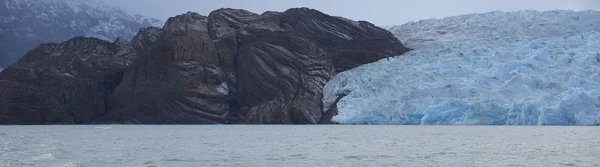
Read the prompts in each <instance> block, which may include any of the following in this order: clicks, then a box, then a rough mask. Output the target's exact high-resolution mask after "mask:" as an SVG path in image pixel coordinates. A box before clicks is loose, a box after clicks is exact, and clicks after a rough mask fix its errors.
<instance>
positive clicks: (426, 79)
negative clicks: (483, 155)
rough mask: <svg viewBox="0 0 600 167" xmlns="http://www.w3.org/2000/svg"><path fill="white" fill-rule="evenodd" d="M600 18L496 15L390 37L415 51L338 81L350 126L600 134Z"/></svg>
mask: <svg viewBox="0 0 600 167" xmlns="http://www.w3.org/2000/svg"><path fill="white" fill-rule="evenodd" d="M599 29H600V13H598V12H595V11H583V12H572V11H551V12H534V11H521V12H491V13H485V14H470V15H463V16H456V17H449V18H445V19H432V20H425V21H419V22H412V23H407V24H405V25H402V26H396V27H394V28H392V30H393V32H394V33H395V34H396V35H397V36H398V37H399V38H400V39H402V42H403V43H406V44H407V45H409V46H411V47H413V48H414V49H415V50H413V51H411V52H409V53H407V54H405V55H402V56H397V57H394V58H390V59H383V60H380V61H378V62H375V63H372V64H367V65H364V66H361V67H358V68H356V69H353V70H350V71H346V72H343V73H340V74H338V75H337V76H335V77H334V78H333V79H332V80H331V81H329V82H328V83H327V85H326V86H325V88H324V91H323V92H324V94H323V95H324V99H323V103H324V106H325V108H324V111H327V110H329V107H331V106H333V103H334V102H335V101H336V99H337V98H338V97H340V96H344V97H343V98H341V100H340V101H339V103H338V104H337V109H338V113H339V114H338V115H337V116H335V117H334V118H333V121H335V122H338V123H345V124H422V125H429V124H469V125H471V124H483V125H491V124H493V125H505V124H506V125H599V124H600V73H598V71H600V31H598V30H599Z"/></svg>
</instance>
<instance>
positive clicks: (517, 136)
mask: <svg viewBox="0 0 600 167" xmlns="http://www.w3.org/2000/svg"><path fill="white" fill-rule="evenodd" d="M4 166H39V167H54V166H56V167H61V166H65V167H66V166H93V167H95V166H140V167H148V166H156V167H162V166H177V167H179V166H460V167H462V166H600V128H599V127H530V126H247V125H243V126H225V125H215V126H125V125H101V126H0V167H4Z"/></svg>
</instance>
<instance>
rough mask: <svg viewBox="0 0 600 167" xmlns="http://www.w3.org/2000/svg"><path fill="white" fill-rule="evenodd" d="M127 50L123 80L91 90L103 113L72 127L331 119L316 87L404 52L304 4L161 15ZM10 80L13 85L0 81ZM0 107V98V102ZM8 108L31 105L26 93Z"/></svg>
mask: <svg viewBox="0 0 600 167" xmlns="http://www.w3.org/2000/svg"><path fill="white" fill-rule="evenodd" d="M129 46H130V47H131V48H135V51H131V50H129V51H131V52H134V53H135V54H136V55H137V58H136V59H135V61H133V62H132V63H131V64H130V65H129V66H128V67H127V68H126V69H125V71H124V72H123V73H118V72H116V73H117V74H115V75H118V74H122V80H121V81H120V82H119V84H118V86H116V87H114V85H112V84H110V86H105V87H104V88H105V89H103V92H102V93H99V94H102V95H103V96H105V98H103V99H102V100H103V101H102V102H105V103H104V104H105V105H103V106H97V108H102V109H103V110H102V111H103V112H100V113H96V114H95V115H96V116H99V117H93V118H92V119H91V120H89V121H87V120H84V121H79V122H76V123H89V122H93V121H95V122H117V123H135V124H138V123H140V124H150V123H151V124H212V123H247V124H265V123H266V124H291V123H295V124H317V123H319V122H328V120H326V119H328V118H327V117H331V116H330V115H331V113H327V112H323V111H322V108H323V107H322V102H321V99H322V89H323V87H324V85H325V84H326V82H327V81H328V80H329V79H330V78H331V77H332V76H333V75H335V74H336V73H337V72H341V71H345V70H348V69H352V68H354V67H357V66H359V65H362V64H365V63H371V62H374V61H376V60H379V59H381V58H386V57H390V56H396V55H400V54H402V53H404V52H406V51H408V49H407V48H406V47H404V46H403V45H402V44H401V43H400V41H398V40H397V39H396V38H394V37H393V35H392V34H391V33H390V32H388V31H385V30H384V29H381V28H378V27H376V26H374V25H373V24H370V23H368V22H364V21H360V22H355V21H351V20H347V19H344V18H340V17H333V16H329V15H326V14H323V13H321V12H319V11H316V10H313V9H307V8H296V9H289V10H287V11H285V12H265V13H263V14H261V15H258V14H255V13H251V12H248V11H245V10H237V9H219V10H216V11H213V12H212V13H210V14H209V16H201V15H199V14H197V13H192V12H190V13H186V14H183V15H179V16H176V17H172V18H170V19H169V20H168V21H167V23H166V25H165V26H164V27H163V28H162V29H159V28H152V27H149V28H146V29H142V30H141V31H140V32H139V33H138V35H137V36H136V37H134V38H133V40H132V42H131V45H129ZM30 54H34V52H31V53H30ZM112 56H114V55H112ZM24 60H26V59H24ZM24 60H22V61H24ZM23 63H24V62H23ZM23 63H21V62H19V63H17V65H15V66H11V67H9V68H8V69H6V70H5V71H4V72H3V73H2V76H7V77H11V75H19V76H25V77H26V78H29V77H27V75H25V74H24V73H15V72H12V71H14V70H15V69H14V68H18V67H20V66H22V65H21V64H23ZM122 67H123V66H119V67H114V69H122ZM13 73H14V74H13ZM7 77H4V78H7ZM77 78H80V77H77ZM81 78H86V77H81ZM9 81H10V82H17V81H12V80H10V79H9V80H7V81H0V83H2V82H9ZM65 84H70V83H65ZM22 85H24V84H13V86H15V87H16V86H22ZM99 85H104V84H99ZM2 87H6V86H2ZM44 88H45V87H44ZM44 88H39V89H44ZM21 89H24V88H21ZM59 90H60V89H59ZM106 93H109V95H107V94H106ZM80 95H84V94H80ZM30 96H31V97H27V98H31V99H35V98H40V97H39V95H37V94H33V95H30ZM0 97H2V96H0ZM4 97H5V98H13V97H20V96H14V95H6V96H4ZM6 102H7V101H6V100H3V99H0V104H6ZM13 102H20V103H22V104H21V105H22V106H24V105H25V104H26V103H33V102H32V101H30V100H25V97H22V98H21V99H20V100H19V99H17V100H13ZM0 110H2V109H1V108H0ZM30 110H32V111H33V110H36V109H30ZM96 110H98V109H96ZM96 110H93V111H96ZM16 111H17V110H2V111H0V112H4V113H6V114H5V115H11V113H12V114H13V115H14V113H15V112H16ZM36 111H38V112H43V113H48V114H49V113H54V111H40V110H36ZM89 111H92V110H86V111H83V110H82V111H81V112H80V113H81V114H83V113H86V112H89ZM78 114H79V113H78ZM87 114H89V113H86V115H87ZM324 115H325V116H327V117H324ZM13 117H19V116H18V115H17V116H13ZM15 119H17V118H15ZM11 120H13V119H11ZM33 123H36V122H33ZM37 123H57V122H52V121H46V122H37Z"/></svg>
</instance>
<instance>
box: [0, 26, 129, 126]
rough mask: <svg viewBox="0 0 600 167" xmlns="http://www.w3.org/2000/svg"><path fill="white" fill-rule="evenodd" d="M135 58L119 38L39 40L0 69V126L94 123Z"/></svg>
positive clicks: (125, 43) (126, 44) (104, 111)
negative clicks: (8, 65)
mask: <svg viewBox="0 0 600 167" xmlns="http://www.w3.org/2000/svg"><path fill="white" fill-rule="evenodd" d="M135 58H136V54H135V50H134V49H133V47H132V46H131V44H130V43H129V42H127V41H126V40H123V39H118V40H117V41H116V42H115V43H109V42H106V41H102V40H98V39H94V38H83V37H80V38H74V39H72V40H69V41H66V42H63V43H61V44H42V45H40V46H39V47H37V48H36V49H34V50H31V51H29V52H28V53H27V54H26V55H25V57H23V59H21V60H20V61H19V62H18V63H16V64H15V65H12V66H10V67H8V68H6V69H5V70H4V71H2V72H1V73H0V104H1V105H0V106H1V107H0V124H74V123H90V122H92V121H95V120H97V119H99V118H100V117H101V116H102V115H103V114H106V112H107V110H106V109H107V107H106V106H107V99H108V95H109V94H110V93H111V91H112V89H114V88H115V87H116V86H117V85H118V84H119V83H120V81H121V76H122V71H123V70H124V69H125V67H127V65H128V64H129V63H131V62H132V61H133V60H134V59H135Z"/></svg>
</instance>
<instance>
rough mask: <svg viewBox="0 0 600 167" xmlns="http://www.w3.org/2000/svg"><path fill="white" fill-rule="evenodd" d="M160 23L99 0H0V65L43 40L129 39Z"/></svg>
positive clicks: (16, 57) (21, 54)
mask: <svg viewBox="0 0 600 167" xmlns="http://www.w3.org/2000/svg"><path fill="white" fill-rule="evenodd" d="M163 24H164V23H163V22H162V21H160V20H157V19H150V18H146V17H144V16H139V15H136V16H132V15H129V14H127V13H125V12H123V11H122V10H121V9H119V8H116V7H113V6H110V5H107V4H104V3H103V2H101V1H99V0H0V43H2V45H0V67H5V66H7V65H9V64H12V63H14V62H16V61H18V60H19V59H20V58H21V57H22V56H23V55H24V54H25V52H26V51H28V50H30V49H32V48H34V47H35V46H37V45H39V44H40V43H43V42H62V41H64V40H67V39H70V38H72V37H75V36H90V37H96V38H99V39H103V40H109V41H112V40H115V39H116V38H117V37H123V38H126V39H131V38H132V37H133V36H134V35H135V34H136V33H137V32H138V30H139V29H140V28H143V27H147V26H158V27H162V25H163Z"/></svg>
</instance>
